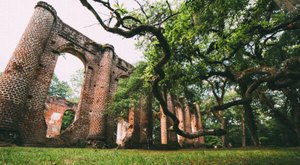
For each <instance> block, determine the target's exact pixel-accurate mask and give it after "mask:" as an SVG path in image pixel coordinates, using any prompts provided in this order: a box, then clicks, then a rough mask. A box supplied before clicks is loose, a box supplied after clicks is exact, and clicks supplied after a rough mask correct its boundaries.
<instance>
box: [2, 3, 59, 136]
mask: <svg viewBox="0 0 300 165" xmlns="http://www.w3.org/2000/svg"><path fill="white" fill-rule="evenodd" d="M53 23H54V16H53V14H52V13H51V12H48V11H47V10H46V9H44V8H42V7H40V6H39V5H38V6H37V7H36V9H35V12H34V14H33V16H32V18H31V21H30V23H29V24H28V26H27V28H26V30H25V32H24V34H23V36H22V38H21V40H20V42H19V44H18V46H17V48H16V50H15V51H14V53H13V55H12V57H11V59H10V61H9V64H8V65H7V67H6V69H5V71H4V73H3V76H2V77H1V78H0V132H2V131H4V130H7V131H9V132H11V133H10V134H15V136H14V137H13V138H17V137H18V136H19V134H20V132H21V131H20V127H19V125H20V121H22V119H23V116H24V113H25V110H26V103H27V100H28V99H32V95H30V94H29V90H30V85H31V84H32V80H33V79H35V77H36V73H37V69H38V66H39V61H40V55H41V54H42V53H43V51H44V48H45V46H46V44H47V41H48V38H49V35H50V32H51V30H52V26H53ZM1 136H5V135H1ZM13 141H14V140H13Z"/></svg>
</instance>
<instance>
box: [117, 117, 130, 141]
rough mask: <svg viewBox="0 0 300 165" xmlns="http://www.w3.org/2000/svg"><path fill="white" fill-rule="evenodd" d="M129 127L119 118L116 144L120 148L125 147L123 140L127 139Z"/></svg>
mask: <svg viewBox="0 0 300 165" xmlns="http://www.w3.org/2000/svg"><path fill="white" fill-rule="evenodd" d="M127 125H128V124H127V122H126V121H125V120H124V119H123V118H118V124H117V138H116V143H117V145H119V146H124V143H123V140H124V138H125V137H126V133H127Z"/></svg>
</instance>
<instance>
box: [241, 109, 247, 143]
mask: <svg viewBox="0 0 300 165" xmlns="http://www.w3.org/2000/svg"><path fill="white" fill-rule="evenodd" d="M241 129H242V147H246V130H245V116H244V112H243V111H242V117H241Z"/></svg>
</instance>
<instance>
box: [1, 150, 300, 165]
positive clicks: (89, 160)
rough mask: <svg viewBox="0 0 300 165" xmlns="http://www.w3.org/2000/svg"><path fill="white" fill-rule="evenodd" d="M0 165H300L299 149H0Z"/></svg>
mask: <svg viewBox="0 0 300 165" xmlns="http://www.w3.org/2000/svg"><path fill="white" fill-rule="evenodd" d="M0 164H105V165H111V164H112V165H119V164H164V165H165V164H172V165H173V164H205V165H206V164H218V165H219V164H220V165H223V164H234V165H236V164H251V165H253V164H268V165H269V164H270V165H273V164H274V165H277V164H283V165H293V164H295V165H299V164H300V148H278V149H231V150H202V149H200V150H199V149H198V150H177V151H153V150H152V151H149V150H115V149H88V148H84V149H80V148H75V149H74V148H32V147H0Z"/></svg>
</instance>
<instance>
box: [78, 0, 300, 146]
mask: <svg viewBox="0 0 300 165" xmlns="http://www.w3.org/2000/svg"><path fill="white" fill-rule="evenodd" d="M94 1H95V2H97V3H95V4H93V5H95V6H96V5H99V6H102V7H104V8H106V9H108V10H109V11H110V13H111V14H110V16H111V17H109V18H108V19H107V20H108V21H107V22H105V20H106V18H102V17H101V16H100V15H99V14H98V12H97V11H96V10H95V8H94V7H93V5H91V4H90V3H89V2H88V1H87V0H81V3H82V5H83V6H85V7H87V9H88V10H90V11H91V12H92V13H93V15H94V16H95V17H96V18H97V20H98V21H99V23H100V24H101V26H102V27H103V28H104V29H105V30H107V31H109V32H112V33H116V34H119V35H121V36H123V37H126V38H130V37H138V41H139V43H138V46H139V48H141V49H142V50H143V51H144V54H145V56H146V59H147V67H146V69H145V74H144V75H145V76H144V78H145V81H149V82H151V83H152V91H153V94H154V96H155V97H156V98H157V100H158V101H159V103H160V104H161V105H162V107H163V110H164V113H165V114H166V115H167V116H169V117H171V118H172V120H173V121H174V130H175V131H176V132H177V133H178V134H179V135H181V136H185V137H189V138H194V137H198V136H201V135H207V134H210V133H205V132H197V133H188V132H184V131H182V130H180V129H179V128H178V119H177V118H176V116H175V115H174V114H172V113H171V112H170V111H169V110H168V108H167V104H166V101H164V99H163V96H162V94H161V91H162V87H163V88H167V90H168V91H170V92H172V93H173V94H176V95H179V96H181V95H184V96H185V97H187V98H188V100H189V101H190V102H194V101H197V102H200V103H201V104H202V106H203V107H206V108H207V109H208V110H209V111H210V112H211V113H213V114H214V115H215V116H216V117H217V118H219V119H220V120H222V119H226V120H229V119H230V116H233V115H230V113H229V112H230V110H233V109H237V110H236V111H242V113H243V114H244V117H245V123H246V126H247V129H248V132H249V134H250V137H251V139H252V142H253V144H255V145H259V144H260V143H261V142H260V139H259V135H258V134H259V133H258V129H259V128H258V127H259V123H261V122H269V121H270V120H276V121H277V123H278V124H281V125H282V126H283V127H285V128H286V129H288V130H290V132H291V134H292V135H293V136H296V137H297V138H298V139H300V123H299V121H300V108H299V107H300V93H299V85H300V83H299V80H300V78H299V77H300V69H299V68H298V67H297V66H298V65H299V64H300V52H299V51H300V47H299V39H300V38H299V37H300V35H299V31H300V30H299V28H300V23H299V21H300V13H299V10H298V9H295V10H293V11H285V10H283V9H281V8H279V7H278V6H277V5H276V3H275V2H274V1H270V0H226V1H224V0H214V1H211V0H187V1H182V2H180V3H179V2H172V3H170V2H169V1H158V2H155V3H150V2H149V1H136V2H137V3H138V5H139V6H140V8H139V9H138V10H133V11H128V10H127V9H126V8H124V6H122V5H121V4H119V3H116V4H114V5H113V4H111V3H110V1H101V0H94ZM113 23H114V24H113ZM112 24H113V25H112ZM208 100H212V102H211V101H208ZM234 106H236V107H234ZM224 110H226V112H225V114H223V112H220V111H224ZM231 112H232V111H231ZM226 113H228V114H226ZM228 115H229V116H228ZM226 116H227V117H226ZM262 116H267V117H269V118H270V120H267V119H266V120H265V119H263V117H262ZM217 133H218V132H214V134H217ZM219 133H222V131H220V132H219ZM298 144H300V141H299V142H298Z"/></svg>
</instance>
